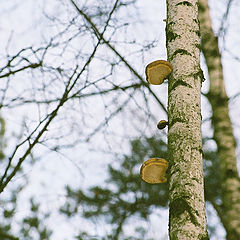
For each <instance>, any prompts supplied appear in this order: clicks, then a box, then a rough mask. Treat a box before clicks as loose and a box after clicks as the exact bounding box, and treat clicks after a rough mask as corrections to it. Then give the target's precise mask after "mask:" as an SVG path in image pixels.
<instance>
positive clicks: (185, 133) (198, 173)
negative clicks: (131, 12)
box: [166, 0, 208, 240]
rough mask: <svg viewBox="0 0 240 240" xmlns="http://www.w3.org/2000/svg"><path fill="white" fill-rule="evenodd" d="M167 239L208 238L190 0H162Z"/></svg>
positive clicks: (194, 11)
mask: <svg viewBox="0 0 240 240" xmlns="http://www.w3.org/2000/svg"><path fill="white" fill-rule="evenodd" d="M166 35H167V51H168V60H169V61H170V62H171V64H172V66H173V72H172V74H171V75H170V77H169V85H168V87H169V89H168V118H169V119H168V121H169V131H168V154H169V165H170V167H169V169H170V181H169V194H170V195H169V197H170V219H169V235H170V239H174V240H175V239H184V240H185V239H189V240H190V239H191V240H194V239H202V240H203V239H204V240H205V239H208V234H207V231H206V217H205V203H204V188H203V167H202V137H201V106H200V97H201V95H200V94H201V82H202V71H201V69H200V50H199V48H200V32H199V22H198V6H197V1H196V0H190V1H180V0H167V27H166Z"/></svg>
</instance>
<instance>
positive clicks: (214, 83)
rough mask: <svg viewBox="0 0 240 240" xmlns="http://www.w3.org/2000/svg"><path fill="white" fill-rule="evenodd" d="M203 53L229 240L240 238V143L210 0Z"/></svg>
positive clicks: (204, 11) (204, 12)
mask: <svg viewBox="0 0 240 240" xmlns="http://www.w3.org/2000/svg"><path fill="white" fill-rule="evenodd" d="M199 3H200V6H199V20H200V23H201V36H202V51H203V54H204V57H205V59H206V63H207V67H208V74H209V79H210V89H209V93H208V99H209V102H210V104H211V106H212V125H213V129H214V140H215V141H216V144H217V148H218V150H217V151H218V152H217V153H218V157H219V164H220V176H221V179H220V180H221V192H222V196H221V198H222V205H221V211H220V212H219V213H221V214H220V215H219V217H220V219H221V222H222V224H223V226H224V228H225V230H226V232H227V239H228V240H239V239H240V178H239V175H238V170H237V157H236V142H235V138H234V135H233V130H232V123H231V120H230V117H229V110H228V97H227V94H226V90H225V85H224V76H223V69H222V64H221V54H220V52H219V48H218V39H217V37H216V36H215V35H214V33H213V30H212V23H211V18H210V14H209V7H208V2H207V0H200V1H199Z"/></svg>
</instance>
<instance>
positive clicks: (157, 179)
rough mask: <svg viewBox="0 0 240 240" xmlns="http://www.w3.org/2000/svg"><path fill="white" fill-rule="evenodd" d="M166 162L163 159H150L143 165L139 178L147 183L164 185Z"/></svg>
mask: <svg viewBox="0 0 240 240" xmlns="http://www.w3.org/2000/svg"><path fill="white" fill-rule="evenodd" d="M167 167H168V162H167V161H166V160H165V159H163V158H150V159H148V160H147V161H146V162H144V163H143V165H142V167H141V170H140V176H141V178H142V180H144V181H145V182H147V183H152V184H153V183H164V182H166V181H167V178H166V177H165V172H166V170H167Z"/></svg>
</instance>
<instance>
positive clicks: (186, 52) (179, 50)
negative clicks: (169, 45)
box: [170, 48, 192, 60]
mask: <svg viewBox="0 0 240 240" xmlns="http://www.w3.org/2000/svg"><path fill="white" fill-rule="evenodd" d="M178 53H179V54H181V55H189V56H192V54H191V53H190V52H188V51H187V50H185V49H181V48H180V49H178V50H176V51H175V52H174V53H173V54H172V56H171V57H170V60H172V59H173V58H174V57H175V56H176V55H177V54H178Z"/></svg>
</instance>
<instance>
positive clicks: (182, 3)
mask: <svg viewBox="0 0 240 240" xmlns="http://www.w3.org/2000/svg"><path fill="white" fill-rule="evenodd" d="M179 5H185V6H191V7H192V4H191V3H190V2H188V1H183V2H179V3H177V4H176V6H179Z"/></svg>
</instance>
